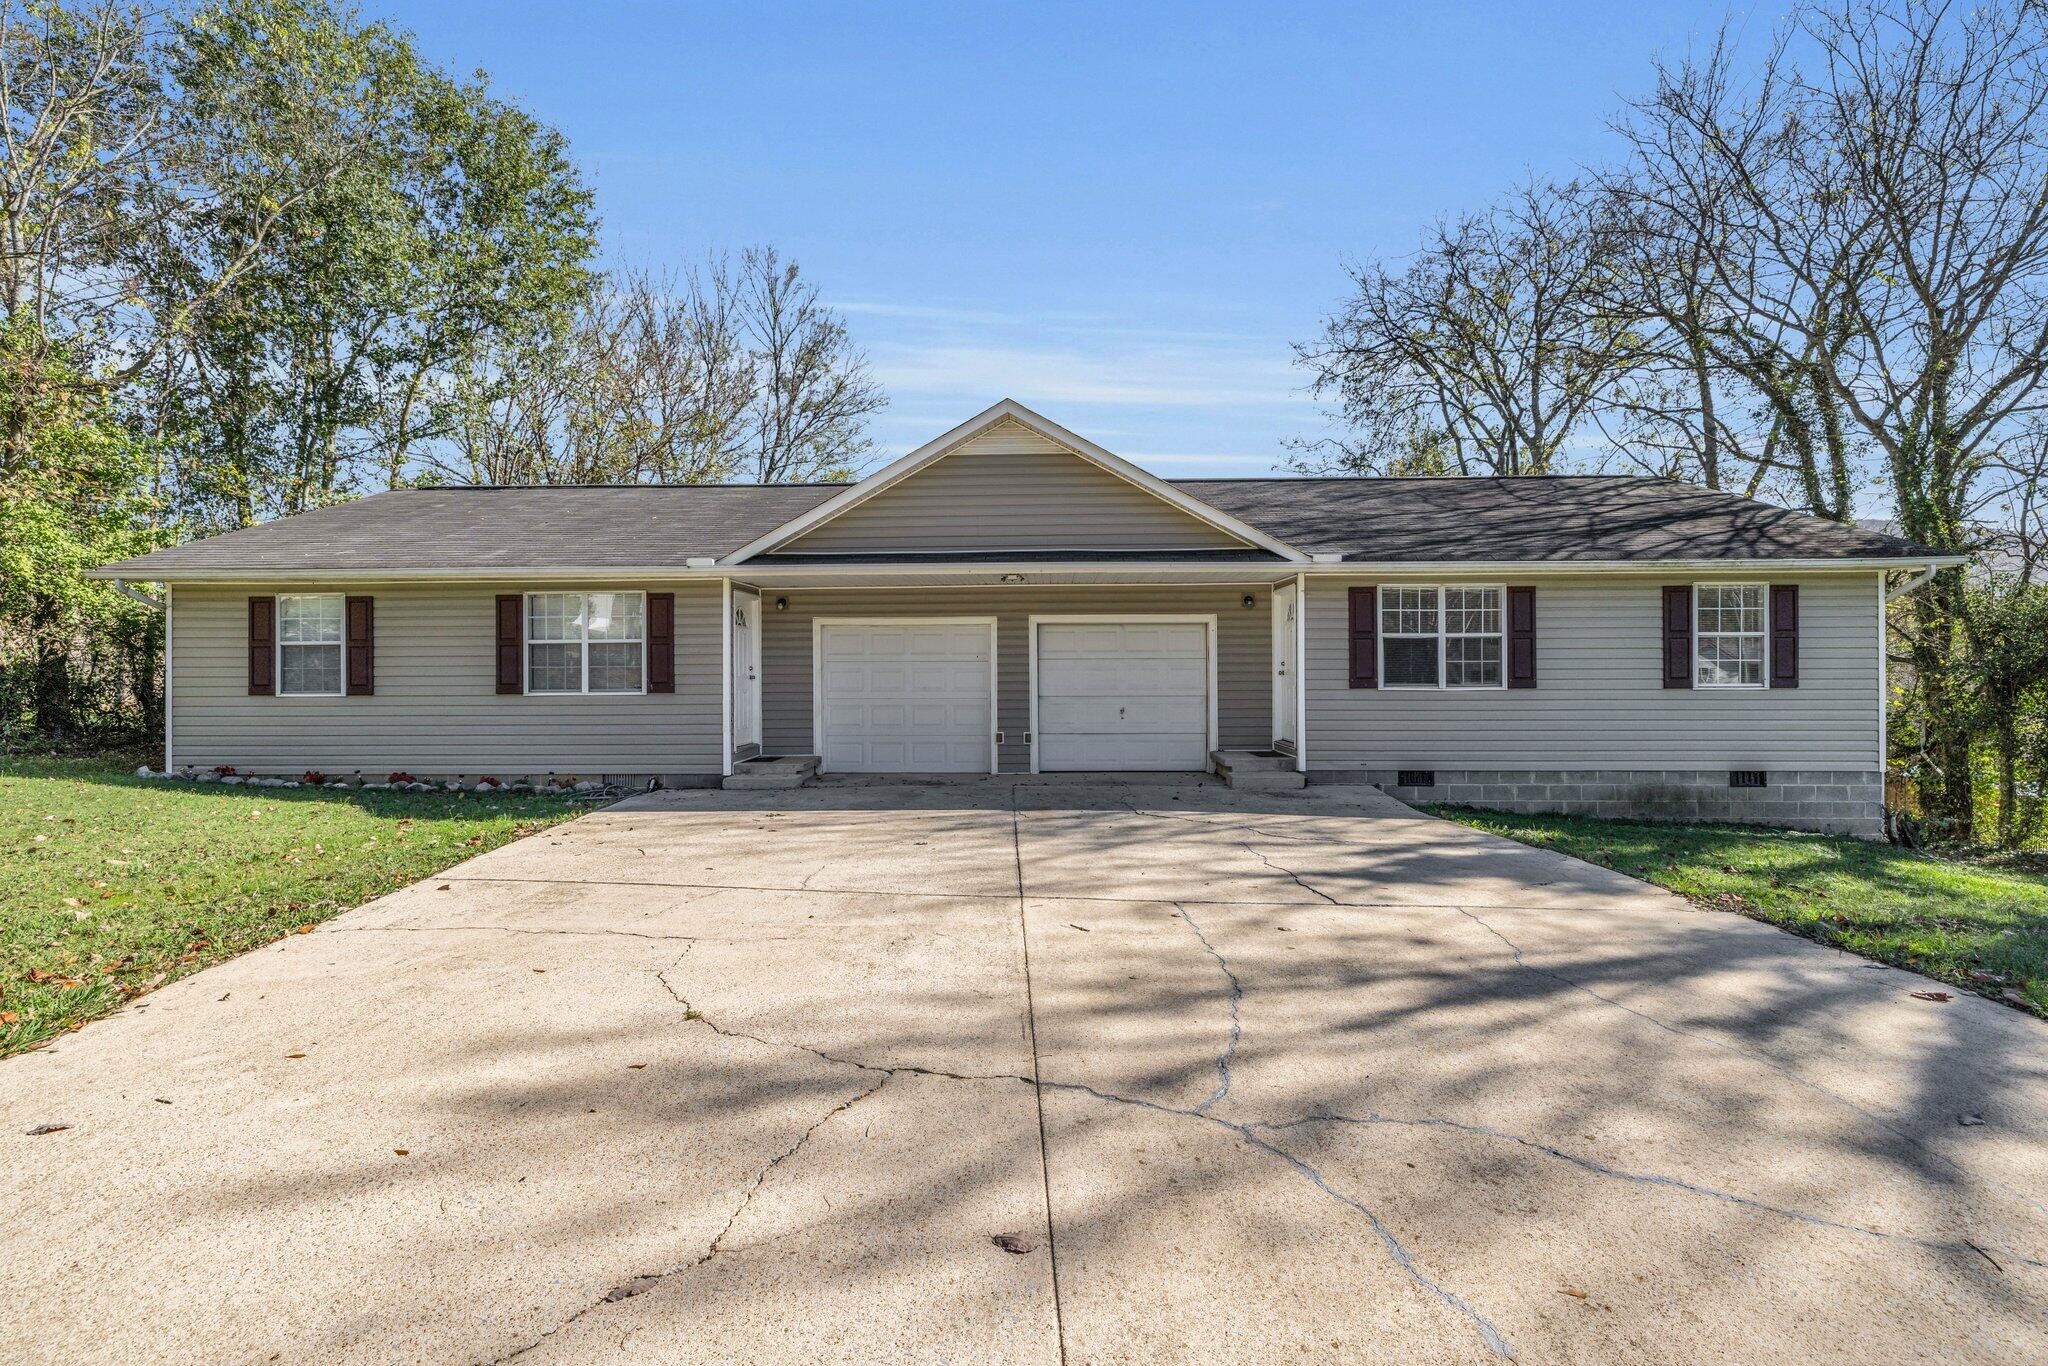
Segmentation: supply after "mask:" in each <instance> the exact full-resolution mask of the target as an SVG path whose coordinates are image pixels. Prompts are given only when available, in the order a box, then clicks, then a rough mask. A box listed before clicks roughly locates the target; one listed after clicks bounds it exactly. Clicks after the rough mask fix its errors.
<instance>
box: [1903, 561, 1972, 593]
mask: <svg viewBox="0 0 2048 1366" xmlns="http://www.w3.org/2000/svg"><path fill="white" fill-rule="evenodd" d="M1963 563H1967V561H1966V560H1965V559H1963V558H1953V559H1944V560H1941V561H1934V560H1929V561H1928V562H1927V564H1926V565H1925V566H1924V567H1922V569H1921V570H1920V572H1919V573H1917V574H1915V575H1914V576H1913V577H1912V578H1910V579H1907V580H1906V581H1905V582H1904V583H1902V584H1900V585H1899V586H1898V587H1897V588H1894V587H1892V586H1891V584H1890V582H1889V581H1887V582H1886V584H1885V587H1884V600H1885V601H1886V602H1896V601H1897V600H1898V599H1900V598H1903V597H1905V596H1906V594H1908V593H1911V592H1913V591H1914V590H1915V589H1917V588H1919V587H1920V586H1921V585H1923V584H1925V583H1926V582H1927V581H1928V580H1929V579H1931V578H1933V577H1934V574H1935V571H1936V570H1938V569H1940V568H1941V566H1942V565H1944V564H1963Z"/></svg>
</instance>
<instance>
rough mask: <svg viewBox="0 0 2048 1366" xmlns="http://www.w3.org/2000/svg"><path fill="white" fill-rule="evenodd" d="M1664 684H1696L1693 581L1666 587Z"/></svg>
mask: <svg viewBox="0 0 2048 1366" xmlns="http://www.w3.org/2000/svg"><path fill="white" fill-rule="evenodd" d="M1664 686H1665V687H1667V688H1690V687H1691V686H1692V585H1691V584H1684V583H1680V584H1668V585H1666V586H1665V589H1664Z"/></svg>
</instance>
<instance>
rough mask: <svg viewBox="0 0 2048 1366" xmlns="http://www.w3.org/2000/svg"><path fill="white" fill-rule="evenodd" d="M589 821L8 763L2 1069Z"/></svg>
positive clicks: (567, 808)
mask: <svg viewBox="0 0 2048 1366" xmlns="http://www.w3.org/2000/svg"><path fill="white" fill-rule="evenodd" d="M588 809H590V804H589V803H588V802H577V801H572V800H569V799H567V798H564V797H560V796H553V795H540V794H532V795H527V794H512V793H490V794H479V793H451V792H432V793H425V792H367V791H345V792H344V791H335V790H330V789H321V788H247V787H224V786H220V785H215V784H205V785H201V784H195V783H184V782H166V781H163V780H159V779H147V778H137V777H134V776H132V773H131V772H130V771H129V770H128V769H125V768H123V767H121V766H119V765H118V764H116V763H114V762H112V761H109V760H94V759H82V760H81V759H12V758H9V759H0V1057H5V1056H7V1055H9V1054H12V1053H19V1052H22V1051H24V1050H26V1049H31V1048H35V1047H37V1046H38V1045H40V1044H43V1043H46V1042H47V1041H49V1040H50V1039H52V1038H55V1037H56V1036H58V1035H59V1034H61V1033H63V1032H65V1031H67V1030H74V1029H78V1028H80V1027H81V1026H83V1025H84V1024H86V1023H87V1022H88V1021H91V1020H95V1019H98V1018H100V1017H101V1016H104V1015H107V1014H110V1013H111V1012H113V1011H115V1010H117V1009H119V1008H120V1007H121V1006H122V1005H124V1004H126V1003H127V1002H128V1001H131V1000H133V999H135V998H136V997H138V996H141V995H143V994H144V993H146V992H148V991H151V990H154V989H155V988H156V987H159V986H161V985H163V984H164V983H166V982H172V981H176V980H177V979H178V978H180V977H184V976H186V975H188V974H190V973H194V972H197V971H199V969H201V968H204V967H208V966H210V965H212V964H214V963H218V962H220V961H222V960H223V959H226V958H231V957H233V956H235V955H236V954H239V953H245V952H247V951H248V950H250V949H254V948H258V947H261V946H262V945H264V944H267V943H271V942H273V941H275V940H277V939H279V938H281V937H283V936H284V935H287V934H291V933H294V932H303V931H306V930H310V929H312V928H313V926H315V925H317V924H319V923H320V922H321V921H323V920H327V919H330V918H331V917H333V916H336V915H339V914H340V913H341V912H343V911H345V910H348V909H350V908H352V907H355V906H359V905H361V904H362V903H364V902H365V901H369V900H371V899H373V898H375V897H378V896H381V895H383V894H384V893H386V892H389V891H392V890H393V889H395V888H398V887H403V886H405V885H406V884H407V883H409V882H413V881H416V880H418V879H420V878H423V877H427V876H429V875H431V874H433V873H437V872H439V871H441V870H442V869H444V868H447V867H450V866H451V865H453V864H456V863H460V862H462V861H463V860H464V859H467V858H471V857H474V856H475V855H477V854H481V853H483V852H485V851H486V850H489V849H495V848H497V847H498V846H499V845H502V844H507V843H509V842H511V841H512V840H515V839H518V838H520V837H521V836H524V835H530V834H532V833H534V832H535V831H537V830H542V829H545V828H547V827H548V826H550V825H553V824H555V823H556V822H558V821H561V820H565V819H567V818H569V817H571V816H575V815H577V814H580V813H581V812H582V811H585V810H588Z"/></svg>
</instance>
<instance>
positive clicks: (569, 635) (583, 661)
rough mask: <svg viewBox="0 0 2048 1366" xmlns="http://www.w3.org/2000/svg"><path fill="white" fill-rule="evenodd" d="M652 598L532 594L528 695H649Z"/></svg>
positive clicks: (529, 600) (528, 620)
mask: <svg viewBox="0 0 2048 1366" xmlns="http://www.w3.org/2000/svg"><path fill="white" fill-rule="evenodd" d="M646 642H647V595H646V594H644V593H528V594H527V595H526V690H527V691H528V692H530V693H551V692H553V693H565V692H570V693H637V692H645V691H647V644H646Z"/></svg>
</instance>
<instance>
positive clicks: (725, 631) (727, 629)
mask: <svg viewBox="0 0 2048 1366" xmlns="http://www.w3.org/2000/svg"><path fill="white" fill-rule="evenodd" d="M718 605H719V612H718V638H719V651H718V654H719V670H718V681H719V687H718V744H719V751H720V754H719V764H720V771H721V772H722V773H723V774H724V775H725V776H726V777H728V778H730V777H731V776H732V580H731V579H720V580H719V581H718Z"/></svg>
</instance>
